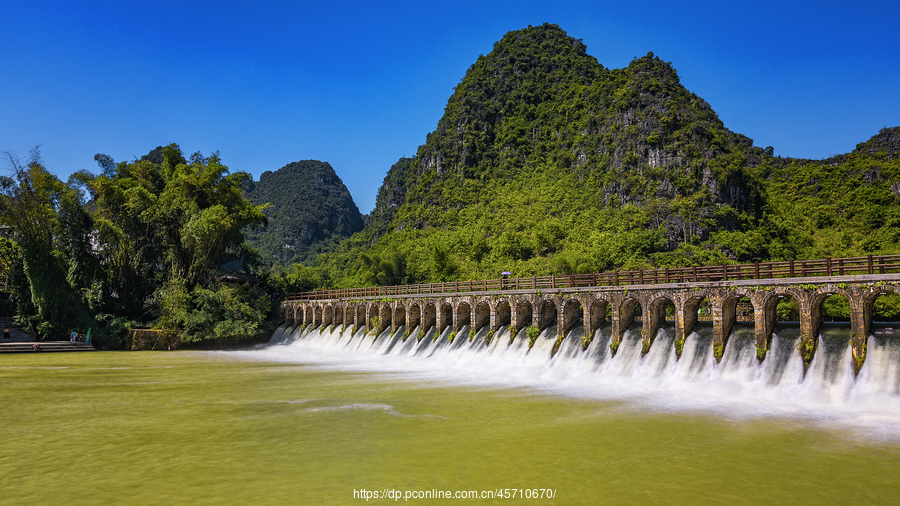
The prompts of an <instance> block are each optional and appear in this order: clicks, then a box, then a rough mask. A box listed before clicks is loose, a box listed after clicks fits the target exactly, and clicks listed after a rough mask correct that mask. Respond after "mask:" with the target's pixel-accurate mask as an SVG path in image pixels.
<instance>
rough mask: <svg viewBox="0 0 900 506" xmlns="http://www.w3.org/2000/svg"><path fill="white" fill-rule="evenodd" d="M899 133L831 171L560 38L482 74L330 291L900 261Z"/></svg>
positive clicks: (530, 39) (664, 76)
mask: <svg viewBox="0 0 900 506" xmlns="http://www.w3.org/2000/svg"><path fill="white" fill-rule="evenodd" d="M898 139H900V129H897V128H893V129H886V130H883V131H882V132H881V133H879V134H878V135H877V136H876V137H874V138H873V139H872V140H871V141H869V142H867V143H863V144H861V145H860V147H859V148H858V149H857V150H855V151H854V152H853V153H849V154H847V155H843V156H839V157H835V158H833V159H829V160H824V161H811V160H793V159H785V158H778V157H773V156H772V153H773V149H772V148H771V147H767V148H761V147H757V146H754V145H753V141H752V140H751V139H749V138H747V137H746V136H743V135H740V134H737V133H734V132H732V131H730V130H729V129H728V128H726V127H725V125H723V123H722V121H721V120H720V119H719V118H718V116H717V115H716V113H715V112H714V111H713V109H712V108H711V106H710V105H709V104H708V103H707V102H706V101H704V100H703V99H702V98H700V97H698V96H697V95H695V94H693V93H691V92H690V91H688V90H687V89H686V88H684V86H682V85H681V83H680V81H679V78H678V75H677V72H676V71H675V69H674V67H673V66H672V64H670V63H667V62H665V61H663V60H661V59H660V58H659V57H658V56H656V55H653V54H652V53H651V54H648V55H646V56H644V57H641V58H636V59H635V60H633V61H632V62H631V64H630V65H628V67H626V68H624V69H607V68H605V67H604V66H602V65H601V64H600V63H598V62H597V60H596V59H595V58H593V57H592V56H590V55H588V53H587V48H586V47H585V45H584V44H583V43H582V42H581V41H579V40H576V39H574V38H572V37H569V36H568V35H567V34H566V33H565V32H564V31H563V30H562V29H561V28H559V27H558V26H555V25H548V24H545V25H543V26H538V27H528V28H525V29H522V30H517V31H513V32H510V33H508V34H506V36H504V37H503V39H502V40H501V41H499V42H497V43H496V44H495V45H494V49H493V51H492V52H491V53H490V54H488V55H484V56H480V57H479V58H478V59H477V61H476V62H475V63H474V64H473V65H472V66H471V67H470V68H469V69H468V71H467V72H466V75H465V76H464V77H463V79H462V80H461V81H460V83H459V85H458V86H457V87H456V89H455V91H454V93H453V95H452V96H451V97H450V99H449V100H448V102H447V106H446V108H445V110H444V115H443V116H442V117H441V119H440V120H439V121H438V123H437V127H436V129H435V130H434V131H433V132H431V133H430V134H428V135H427V137H426V142H425V144H424V145H422V146H420V147H419V149H418V151H417V154H416V156H415V157H414V158H412V159H401V160H400V161H398V163H397V164H395V165H394V166H393V167H391V169H390V170H389V171H388V173H387V175H386V177H385V180H384V184H383V185H382V187H381V189H380V190H379V192H378V199H377V202H376V207H375V210H374V211H373V214H372V217H371V218H370V220H369V222H368V226H367V228H366V229H365V230H363V231H362V232H360V233H359V234H357V235H355V236H354V237H353V238H352V239H350V240H349V241H347V242H345V243H343V244H342V245H341V246H340V247H339V248H337V249H336V250H335V252H334V253H333V254H329V255H327V256H322V257H320V258H319V261H318V267H317V270H316V273H317V274H316V275H317V276H318V277H317V282H318V283H319V284H321V285H323V286H361V285H371V284H394V283H406V282H422V281H438V280H447V279H478V278H485V277H495V276H496V275H497V274H498V273H499V272H500V271H502V270H510V271H512V272H513V273H514V275H520V276H528V275H532V274H549V273H573V272H589V271H603V270H609V269H621V268H626V269H633V268H643V267H647V268H652V267H666V266H684V265H700V264H713V263H715V264H719V263H731V262H745V261H763V260H778V259H790V258H797V259H800V258H812V257H822V256H840V255H858V254H865V253H889V252H896V251H897V250H898V249H897V246H896V244H897V241H896V235H897V233H898V232H897V231H898V228H897V222H896V220H897V217H898V216H900V215H898V214H897V213H898V212H900V211H898V198H900V197H898V194H900V186H898V184H897V181H898V176H900V161H898V159H897V145H898Z"/></svg>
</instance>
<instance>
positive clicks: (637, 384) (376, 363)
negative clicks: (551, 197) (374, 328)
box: [261, 323, 900, 417]
mask: <svg viewBox="0 0 900 506" xmlns="http://www.w3.org/2000/svg"><path fill="white" fill-rule="evenodd" d="M583 332H584V330H583V327H582V326H581V325H580V324H578V323H576V324H575V325H574V326H573V330H571V331H569V332H568V333H567V334H566V336H565V338H564V339H563V340H562V342H561V343H560V345H559V348H558V349H557V351H556V353H555V354H554V353H553V350H554V347H555V346H556V341H557V338H556V336H557V327H556V325H555V324H554V325H551V326H549V327H548V328H546V329H544V330H543V331H542V332H541V333H540V334H539V335H538V336H537V337H536V338H535V339H534V342H533V344H531V343H530V342H529V338H528V337H527V335H526V334H527V332H526V331H525V330H524V329H523V330H520V331H519V332H518V333H516V335H514V336H513V335H511V330H510V328H509V327H507V326H504V327H501V328H500V329H498V330H497V331H496V332H494V333H493V334H490V341H489V342H488V341H487V338H488V335H489V331H488V329H487V328H486V327H482V328H481V329H479V330H478V331H477V332H476V333H475V334H474V336H472V337H471V339H470V326H469V325H463V326H462V327H461V328H460V329H459V330H458V332H456V333H455V337H454V339H453V341H452V342H451V341H450V340H449V336H450V335H451V331H450V329H449V328H446V329H444V330H443V331H442V332H440V333H439V334H438V335H437V336H436V329H434V328H429V329H426V330H425V331H424V334H423V329H421V328H420V327H418V326H417V327H415V328H413V329H409V333H408V334H407V329H406V327H405V326H401V327H400V328H398V329H397V330H396V331H395V332H391V330H390V329H387V330H385V331H383V332H381V334H379V335H377V336H376V335H375V334H374V332H372V333H368V334H367V333H366V332H365V330H364V329H357V330H356V331H355V332H354V331H353V330H352V329H351V328H349V327H347V328H344V327H341V326H336V327H334V328H333V329H329V328H322V329H321V330H320V329H301V328H297V329H294V330H292V329H291V328H286V327H279V328H278V329H277V330H276V331H275V332H274V333H273V335H272V338H271V341H270V343H269V346H268V347H267V348H265V349H264V350H262V352H261V353H264V354H266V356H267V357H275V358H278V359H285V360H293V361H300V362H309V363H325V364H345V365H346V364H347V363H352V367H354V368H361V369H366V370H377V371H391V372H399V373H408V374H416V375H418V377H423V378H426V379H427V378H434V379H440V380H441V381H444V380H452V381H455V382H458V383H478V384H496V385H521V386H529V387H534V388H538V389H547V390H553V391H561V392H565V393H569V394H572V395H586V396H592V397H601V398H613V399H636V398H637V399H640V398H644V397H646V396H651V397H653V396H655V397H653V398H655V399H659V398H661V397H660V396H659V395H658V394H663V395H662V397H664V398H666V399H668V400H667V401H666V402H674V403H681V404H682V405H685V404H687V405H692V406H702V407H705V408H709V407H712V406H716V405H720V404H722V403H731V404H734V403H737V404H743V405H745V406H750V409H756V408H757V407H759V406H767V407H768V409H770V411H775V412H778V411H780V410H785V409H787V410H790V409H797V408H799V409H804V410H816V409H822V408H826V409H834V410H837V411H845V412H851V411H852V412H859V413H868V414H870V415H871V414H875V415H884V414H890V415H891V416H897V417H900V329H898V328H894V327H889V326H885V325H882V326H878V327H876V328H874V329H873V333H872V335H871V336H869V339H868V354H867V358H866V362H865V364H864V366H863V368H862V370H861V372H860V373H859V375H856V374H854V371H853V355H852V350H851V347H850V329H849V326H847V325H846V324H823V325H822V329H821V334H820V336H819V342H818V347H817V350H816V354H815V356H814V358H813V360H812V362H811V363H810V364H809V367H808V368H806V370H805V371H804V364H803V360H802V358H801V357H800V355H799V353H798V352H797V345H798V342H799V339H800V333H799V328H798V326H797V325H796V324H793V325H791V324H778V325H777V326H776V328H775V332H774V333H773V337H772V344H771V347H770V350H769V351H768V353H767V355H766V357H765V360H764V361H763V362H762V363H760V362H759V361H758V359H757V357H756V346H755V343H756V341H755V336H754V331H753V325H752V323H738V324H736V325H735V328H734V330H733V331H732V333H731V335H730V336H729V339H728V341H727V345H726V347H725V353H724V355H723V357H722V360H721V361H720V362H717V361H716V359H715V357H714V355H713V346H712V341H713V333H712V327H711V324H708V323H700V324H697V326H696V327H695V329H694V331H693V332H691V334H690V335H688V336H687V338H686V340H685V343H684V348H683V352H682V354H681V357H680V358H678V357H677V356H676V353H675V331H674V327H673V326H672V324H671V323H668V324H665V325H663V326H662V327H661V328H660V329H659V331H658V333H657V335H656V336H655V338H654V341H653V344H652V346H651V348H650V350H649V351H648V352H647V353H646V354H642V341H641V332H640V326H639V325H632V326H631V327H630V328H628V329H627V330H626V331H625V332H624V334H623V336H622V339H621V341H620V344H619V347H618V349H617V351H616V353H615V354H614V355H613V353H612V352H611V351H610V342H611V338H612V336H611V328H610V325H609V324H605V325H602V326H601V327H600V328H599V329H597V330H596V331H595V333H594V335H593V336H592V339H591V341H590V344H589V346H588V347H587V348H586V349H583V345H582V344H583V341H582V338H583Z"/></svg>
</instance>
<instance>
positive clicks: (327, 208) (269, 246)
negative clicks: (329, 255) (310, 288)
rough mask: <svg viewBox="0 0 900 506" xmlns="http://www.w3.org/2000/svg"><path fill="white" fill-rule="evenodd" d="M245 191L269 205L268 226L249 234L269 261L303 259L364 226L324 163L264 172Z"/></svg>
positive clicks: (306, 162) (303, 163) (308, 162)
mask: <svg viewBox="0 0 900 506" xmlns="http://www.w3.org/2000/svg"><path fill="white" fill-rule="evenodd" d="M246 192H247V197H248V198H249V199H250V201H252V202H253V203H254V204H257V205H260V204H269V206H270V207H269V208H268V209H266V211H265V214H266V216H267V217H268V219H269V225H268V227H266V228H264V229H260V230H258V231H256V232H253V233H251V234H248V241H249V242H250V244H251V245H253V246H254V247H256V248H257V249H258V250H259V251H260V253H261V254H262V258H263V261H264V262H265V263H267V264H270V265H271V264H276V263H280V264H284V265H287V264H290V263H293V262H296V261H300V260H307V259H309V258H311V256H312V255H314V254H316V253H318V252H319V251H320V250H321V249H322V248H323V247H325V246H328V245H331V244H333V243H335V242H337V241H340V240H341V239H344V238H347V237H349V236H350V235H352V234H353V233H355V232H358V231H360V230H362V228H363V225H364V223H363V217H362V215H361V214H360V212H359V209H358V208H357V207H356V204H355V203H354V202H353V198H352V197H351V196H350V192H349V191H348V190H347V187H346V186H345V185H344V183H343V181H341V178H339V177H338V176H337V174H336V173H335V172H334V169H333V168H332V167H331V165H329V164H328V163H326V162H320V161H316V160H302V161H299V162H293V163H289V164H287V165H285V166H284V167H282V168H280V169H278V170H277V171H275V172H271V171H266V172H264V173H263V174H262V175H261V176H260V179H259V182H255V183H250V184H249V185H248V186H247V188H246Z"/></svg>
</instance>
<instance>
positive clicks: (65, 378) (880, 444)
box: [0, 352, 900, 505]
mask: <svg viewBox="0 0 900 506" xmlns="http://www.w3.org/2000/svg"><path fill="white" fill-rule="evenodd" d="M269 358H271V357H266V356H263V357H262V359H260V357H258V356H255V355H254V353H253V352H245V353H227V352H220V353H214V352H161V353H155V352H143V353H127V352H104V353H84V354H63V353H56V354H49V353H48V354H25V355H13V356H4V357H0V385H2V388H0V407H2V411H0V413H2V414H0V423H2V427H3V429H2V442H0V503H2V504H4V505H6V504H10V505H12V504H363V503H375V504H378V503H388V502H410V503H416V502H417V503H420V504H436V503H445V502H448V503H508V504H521V503H529V504H567V505H568V504H721V503H724V502H727V503H728V504H761V503H773V504H788V503H821V504H848V503H849V504H889V503H896V501H897V500H898V498H900V441H896V440H894V439H892V438H889V437H888V438H885V437H875V436H866V437H858V435H857V434H855V433H854V431H853V430H851V429H848V428H847V426H846V425H840V426H837V427H835V428H829V427H828V424H827V423H822V421H821V420H820V421H817V422H816V423H810V422H809V421H808V420H805V419H804V418H803V417H797V416H785V417H773V416H755V417H744V416H729V415H728V414H727V412H726V413H712V412H708V411H703V410H699V411H694V412H692V411H690V410H687V411H685V410H681V411H672V410H658V409H652V408H649V407H648V406H647V405H646V404H641V403H640V402H630V401H624V400H598V399H589V398H574V397H568V396H564V395H557V394H552V393H547V392H541V391H539V390H535V389H533V388H523V387H514V386H495V387H491V386H485V385H471V384H470V385H460V384H453V383H452V382H446V381H442V380H440V378H435V377H432V378H431V379H427V378H422V377H410V376H408V375H404V374H399V373H391V372H388V371H354V370H350V369H348V368H347V367H344V366H336V365H334V364H331V365H329V364H323V363H322V362H321V361H319V362H317V363H302V362H303V361H302V360H298V361H294V362H285V361H277V360H270V359H269ZM504 489H506V490H507V493H509V490H512V491H513V494H515V495H516V497H515V499H512V498H510V499H496V498H495V499H481V498H467V499H445V500H440V499H418V500H414V499H409V500H408V501H404V498H403V493H404V492H406V491H432V490H445V491H450V492H451V493H453V492H457V491H474V492H478V493H479V494H480V493H481V492H482V491H485V492H489V491H490V492H493V493H496V492H497V491H498V490H500V491H501V492H502V490H504ZM537 489H544V490H548V491H549V492H548V494H549V495H552V498H549V497H546V496H545V497H543V498H537V499H534V498H525V497H524V495H525V491H526V490H528V491H531V490H537ZM384 490H397V491H399V492H400V495H401V497H400V499H399V500H397V501H395V500H394V499H369V500H368V501H366V500H365V499H363V498H360V497H362V496H361V495H360V492H361V491H377V492H378V493H379V494H380V493H382V491H384ZM529 495H530V493H529Z"/></svg>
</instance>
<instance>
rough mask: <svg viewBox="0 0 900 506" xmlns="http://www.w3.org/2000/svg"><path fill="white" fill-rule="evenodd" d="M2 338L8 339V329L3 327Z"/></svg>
mask: <svg viewBox="0 0 900 506" xmlns="http://www.w3.org/2000/svg"><path fill="white" fill-rule="evenodd" d="M3 339H9V329H3Z"/></svg>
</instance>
